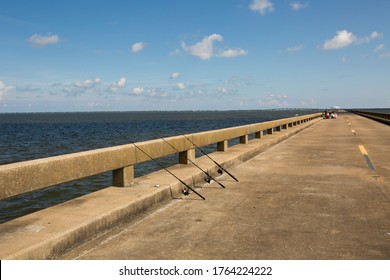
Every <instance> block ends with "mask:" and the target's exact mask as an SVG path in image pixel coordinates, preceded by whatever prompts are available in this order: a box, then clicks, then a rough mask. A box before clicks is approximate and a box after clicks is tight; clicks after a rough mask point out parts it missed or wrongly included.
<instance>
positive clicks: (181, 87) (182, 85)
mask: <svg viewBox="0 0 390 280" xmlns="http://www.w3.org/2000/svg"><path fill="white" fill-rule="evenodd" d="M176 88H178V89H180V90H183V89H186V85H185V84H184V83H177V84H176Z"/></svg>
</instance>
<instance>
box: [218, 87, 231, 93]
mask: <svg viewBox="0 0 390 280" xmlns="http://www.w3.org/2000/svg"><path fill="white" fill-rule="evenodd" d="M217 91H218V92H219V93H228V92H229V90H227V89H226V88H225V87H218V88H217Z"/></svg>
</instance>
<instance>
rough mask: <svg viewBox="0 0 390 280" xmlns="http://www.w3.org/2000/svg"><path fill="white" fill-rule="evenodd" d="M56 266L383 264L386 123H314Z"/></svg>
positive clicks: (387, 224)
mask: <svg viewBox="0 0 390 280" xmlns="http://www.w3.org/2000/svg"><path fill="white" fill-rule="evenodd" d="M229 171H230V172H231V173H232V174H234V175H235V176H236V177H237V178H238V179H239V182H238V183H237V182H235V181H234V180H232V179H231V178H230V177H229V176H228V175H226V174H224V175H222V176H220V177H218V180H219V181H220V182H222V183H223V184H224V185H225V186H226V189H222V188H221V187H220V186H219V185H218V184H216V183H215V182H214V183H212V184H209V185H204V186H203V188H202V189H198V190H199V192H200V193H201V194H202V195H203V196H205V197H206V200H205V201H203V200H201V199H199V198H198V197H197V196H196V195H195V194H191V195H190V196H187V197H184V199H174V200H172V201H170V202H168V203H164V204H161V205H158V206H157V207H154V208H153V209H150V210H148V211H146V212H145V213H143V214H141V215H138V216H137V217H136V218H134V219H132V220H129V221H127V222H125V223H123V224H121V225H120V226H117V227H116V228H114V229H112V230H110V231H109V232H106V233H104V234H102V235H101V236H100V237H98V238H95V239H93V240H91V241H89V242H87V243H85V244H83V245H81V246H79V247H77V248H75V249H74V250H72V251H71V252H68V253H67V254H65V255H63V256H60V258H61V259H114V260H115V259H140V260H142V259H144V260H151V259H185V260H189V259H209V260H212V259H223V260H224V259H364V260H367V259H387V260H388V259H390V126H386V125H383V124H380V123H377V122H375V121H372V120H369V119H366V118H363V117H360V116H357V115H353V114H340V115H339V117H338V118H337V119H331V120H321V121H319V122H317V123H315V124H314V125H312V126H311V127H309V128H307V129H305V130H303V131H302V132H300V133H299V134H296V135H294V136H292V137H291V138H289V139H288V140H286V141H284V142H282V143H280V144H278V145H276V146H273V147H271V148H270V149H268V150H267V151H265V152H263V153H261V154H260V155H258V156H256V157H254V158H252V159H250V160H249V161H247V162H244V163H242V164H240V165H238V166H235V167H234V168H231V169H230V170H229Z"/></svg>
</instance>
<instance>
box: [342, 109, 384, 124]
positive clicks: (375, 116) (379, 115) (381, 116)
mask: <svg viewBox="0 0 390 280" xmlns="http://www.w3.org/2000/svg"><path fill="white" fill-rule="evenodd" d="M348 111H349V112H351V113H354V114H357V115H360V116H363V117H366V118H369V119H372V120H375V121H378V122H381V123H384V124H387V125H390V114H386V113H379V112H367V111H359V110H348Z"/></svg>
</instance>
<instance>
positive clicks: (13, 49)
mask: <svg viewBox="0 0 390 280" xmlns="http://www.w3.org/2000/svg"><path fill="white" fill-rule="evenodd" d="M0 7H1V8H0V112H42V111H43V112H47V111H50V112H52V111H133V110H231V109H233V110H246V109H268V108H286V107H287V108H288V107H305V108H317V107H318V108H326V107H331V106H340V107H345V108H359V107H360V108H361V107H364V108H373V107H382V108H383V107H390V42H388V38H389V36H390V17H389V16H388V14H389V11H390V1H388V0H371V1H368V0H365V1H363V0H337V1H336V0H328V1H313V0H312V1H310V0H307V1H305V0H303V1H294V0H223V1H222V0H213V1H210V0H208V1H205V0H197V1H189V0H166V1H162V0H161V1H157V0H155V1H150V0H131V1H130V0H128V1H124V0H123V1H118V0H110V1H103V0H101V1H95V2H91V1H80V0H78V1H74V0H68V1H43V0H34V1H27V0H25V1H22V0H0Z"/></svg>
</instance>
